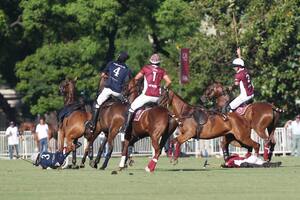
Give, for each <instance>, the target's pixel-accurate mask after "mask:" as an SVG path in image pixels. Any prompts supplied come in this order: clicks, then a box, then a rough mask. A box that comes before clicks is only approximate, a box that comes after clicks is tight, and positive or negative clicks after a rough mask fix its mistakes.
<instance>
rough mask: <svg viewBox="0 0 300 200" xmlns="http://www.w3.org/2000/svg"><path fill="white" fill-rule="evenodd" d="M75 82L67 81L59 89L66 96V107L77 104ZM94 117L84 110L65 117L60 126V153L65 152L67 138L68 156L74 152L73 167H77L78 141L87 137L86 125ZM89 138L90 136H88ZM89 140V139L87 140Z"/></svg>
mask: <svg viewBox="0 0 300 200" xmlns="http://www.w3.org/2000/svg"><path fill="white" fill-rule="evenodd" d="M75 83H76V81H75V80H69V79H66V80H64V81H62V82H61V84H60V86H59V88H60V91H61V93H62V94H63V95H64V104H65V106H68V105H71V104H73V103H76V101H75V100H76V96H75ZM91 117H92V115H91V113H89V112H86V111H85V110H83V109H80V110H75V111H73V112H72V113H71V114H70V115H69V116H67V117H65V118H64V119H63V121H62V123H61V124H60V125H59V151H60V152H63V150H64V139H65V138H66V145H67V146H66V152H65V153H66V154H68V153H70V152H71V151H73V158H72V167H73V168H77V166H76V145H77V142H78V139H79V138H80V137H82V136H83V135H85V136H87V135H88V133H89V130H86V128H85V123H86V122H87V121H88V120H90V119H91ZM87 137H88V136H87ZM87 139H89V138H87Z"/></svg>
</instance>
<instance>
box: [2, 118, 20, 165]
mask: <svg viewBox="0 0 300 200" xmlns="http://www.w3.org/2000/svg"><path fill="white" fill-rule="evenodd" d="M5 135H6V136H7V139H8V151H9V158H10V159H13V149H15V150H16V154H17V158H19V131H18V127H17V126H16V124H15V122H13V121H11V122H10V123H9V127H8V128H7V129H6V132H5Z"/></svg>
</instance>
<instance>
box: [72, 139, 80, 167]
mask: <svg viewBox="0 0 300 200" xmlns="http://www.w3.org/2000/svg"><path fill="white" fill-rule="evenodd" d="M77 142H78V139H75V140H74V141H73V144H74V146H75V148H74V150H73V152H72V168H73V169H78V168H79V166H77V165H76V144H77Z"/></svg>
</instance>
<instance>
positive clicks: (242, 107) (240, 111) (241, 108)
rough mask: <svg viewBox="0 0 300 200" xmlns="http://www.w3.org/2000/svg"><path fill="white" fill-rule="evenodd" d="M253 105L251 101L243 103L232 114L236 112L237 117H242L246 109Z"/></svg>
mask: <svg viewBox="0 0 300 200" xmlns="http://www.w3.org/2000/svg"><path fill="white" fill-rule="evenodd" d="M252 103H253V99H250V100H248V101H246V102H244V103H242V104H241V105H240V106H239V107H238V108H237V109H235V111H234V112H236V113H237V114H239V115H244V114H245V112H246V110H247V108H248V107H249V106H250V105H251V104H252Z"/></svg>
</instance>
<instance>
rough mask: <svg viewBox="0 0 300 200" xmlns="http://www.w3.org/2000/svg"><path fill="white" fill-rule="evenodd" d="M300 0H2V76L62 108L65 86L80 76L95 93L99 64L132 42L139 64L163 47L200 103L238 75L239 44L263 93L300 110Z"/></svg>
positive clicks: (33, 106)
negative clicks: (208, 91)
mask: <svg viewBox="0 0 300 200" xmlns="http://www.w3.org/2000/svg"><path fill="white" fill-rule="evenodd" d="M299 13H300V1H299V0H289V1H287V0H277V1H272V0H270V1H265V0H252V1H247V0H239V1H237V0H218V1H215V0H142V1H136V0H89V1H86V0H2V1H1V2H0V41H1V46H0V83H8V84H10V85H11V86H13V87H16V89H17V90H18V92H19V93H20V94H21V95H22V101H23V103H24V105H25V111H24V112H28V113H30V114H32V115H36V114H38V113H40V114H42V113H45V112H48V111H52V110H58V109H60V108H62V106H63V101H62V97H61V96H60V94H59V91H58V85H59V83H60V81H61V80H63V79H64V78H65V77H70V78H74V77H78V82H77V88H78V91H80V92H82V93H84V94H85V95H86V96H87V97H89V98H90V99H94V98H95V96H96V90H97V84H98V81H99V79H98V78H99V77H98V73H99V71H101V69H103V67H104V66H105V65H106V63H107V62H108V61H110V60H113V59H114V58H115V57H116V55H117V54H118V52H120V51H123V50H125V51H128V53H129V55H130V59H129V61H128V65H129V66H130V68H132V69H133V71H134V72H137V71H138V70H139V69H140V67H141V66H143V65H144V64H146V63H147V62H148V59H149V56H150V55H151V54H152V53H154V52H157V53H160V55H161V56H162V57H163V58H162V60H163V62H162V66H163V67H164V68H166V69H167V70H168V72H169V73H170V76H171V77H172V80H173V83H174V84H173V89H174V90H175V91H180V94H181V95H182V96H183V97H184V98H186V97H188V98H187V100H189V101H190V103H193V104H197V103H198V104H199V103H200V102H199V97H200V96H201V95H202V93H203V91H204V89H205V88H206V87H207V85H209V84H210V83H212V82H213V81H220V82H222V83H223V84H225V85H228V86H229V85H232V84H233V74H234V71H233V69H232V66H231V62H232V60H233V59H234V58H235V57H236V55H235V50H236V48H237V47H238V46H240V47H241V48H242V56H243V58H244V60H245V63H246V67H247V68H249V70H250V73H251V75H252V79H253V82H254V87H255V100H257V101H268V102H272V103H274V104H275V105H277V106H279V107H282V108H284V109H285V110H286V111H287V114H286V116H285V117H287V118H288V117H292V116H293V115H295V114H296V113H297V112H299V105H298V106H297V105H296V100H297V99H300V97H299V88H300V79H299V77H300V76H299V75H300V68H299V61H300V59H299V57H300V43H299V40H300V34H299V33H300V32H299V29H300V27H299V26H300V16H299ZM183 47H186V48H190V50H191V55H190V58H191V60H190V71H191V72H190V82H189V83H188V84H186V85H183V86H181V85H180V84H179V76H178V73H179V64H178V63H179V49H180V48H183Z"/></svg>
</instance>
